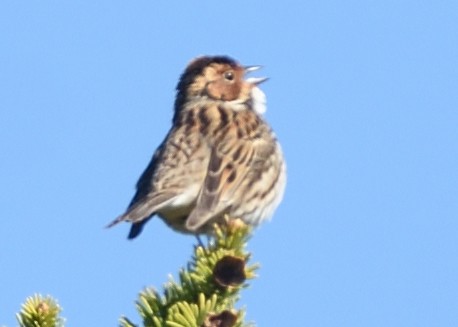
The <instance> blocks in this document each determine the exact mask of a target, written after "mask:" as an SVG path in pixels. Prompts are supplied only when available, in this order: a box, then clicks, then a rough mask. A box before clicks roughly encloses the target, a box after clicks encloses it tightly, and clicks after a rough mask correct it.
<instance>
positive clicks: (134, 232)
mask: <svg viewBox="0 0 458 327" xmlns="http://www.w3.org/2000/svg"><path fill="white" fill-rule="evenodd" d="M150 219H151V217H149V218H146V219H143V220H141V221H139V222H136V223H133V224H132V227H130V232H129V235H128V236H127V238H128V239H129V240H132V239H134V238H136V237H137V236H138V235H140V233H141V232H142V230H143V226H145V224H146V223H147V222H148V220H150ZM115 224H116V223H115Z"/></svg>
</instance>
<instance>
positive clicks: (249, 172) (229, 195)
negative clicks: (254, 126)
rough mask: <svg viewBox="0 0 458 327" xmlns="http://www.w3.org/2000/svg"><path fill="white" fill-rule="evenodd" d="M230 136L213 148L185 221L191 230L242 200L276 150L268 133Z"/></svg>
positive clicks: (273, 141)
mask: <svg viewBox="0 0 458 327" xmlns="http://www.w3.org/2000/svg"><path fill="white" fill-rule="evenodd" d="M264 136H267V137H257V138H239V137H236V136H235V135H232V136H230V137H227V138H226V139H224V140H223V141H222V142H220V143H219V144H218V145H217V146H215V147H214V148H213V149H212V152H211V157H210V162H209V165H208V169H207V175H206V178H205V181H204V185H203V188H202V190H201V192H200V194H199V197H198V199H197V204H196V207H195V209H194V210H193V211H192V212H191V214H190V215H189V217H188V219H187V221H186V227H187V228H188V229H189V230H197V229H198V228H199V227H201V226H202V225H204V224H205V223H206V222H208V221H210V220H211V219H212V218H215V217H217V216H219V215H221V214H223V213H224V212H226V211H228V210H229V209H230V208H231V207H232V206H233V205H234V203H236V202H238V201H241V198H243V195H241V193H243V192H245V191H247V190H248V188H249V187H251V185H252V182H253V181H255V180H257V179H259V178H260V177H261V175H262V173H263V171H264V170H265V165H266V164H267V161H268V159H269V157H270V156H271V154H272V153H273V152H274V151H275V146H276V144H275V140H273V139H272V138H271V137H269V134H267V133H266V135H264Z"/></svg>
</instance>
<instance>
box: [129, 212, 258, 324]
mask: <svg viewBox="0 0 458 327" xmlns="http://www.w3.org/2000/svg"><path fill="white" fill-rule="evenodd" d="M250 232H251V230H250V227H249V226H247V225H245V224H243V223H242V222H241V221H240V220H229V219H228V220H227V224H224V225H215V227H214V237H213V239H212V242H210V243H209V244H208V245H207V246H205V247H204V246H202V245H196V246H195V247H194V253H193V256H192V258H191V260H190V262H189V263H188V265H187V267H186V268H182V269H181V270H180V272H179V274H178V281H175V280H174V279H173V277H169V281H168V282H167V283H166V284H165V285H164V291H163V295H161V294H159V293H158V292H157V291H156V290H155V289H154V288H146V289H145V290H143V291H142V292H141V293H140V295H139V299H138V300H137V302H136V306H137V310H138V312H139V314H140V317H141V318H142V323H143V326H146V327H243V326H248V325H247V324H245V323H244V315H245V313H244V310H237V309H235V307H234V306H235V304H236V302H237V300H238V299H239V297H240V291H241V290H242V289H243V288H245V287H247V286H248V284H247V282H246V281H247V280H249V279H252V278H254V277H255V271H256V269H257V268H258V266H257V265H256V264H251V265H248V266H247V262H248V260H249V259H250V253H248V252H247V251H246V249H245V246H246V243H247V241H248V239H249V237H250ZM120 326H122V327H135V326H136V325H135V324H133V323H132V322H131V321H130V320H129V319H127V318H126V317H122V318H121V320H120Z"/></svg>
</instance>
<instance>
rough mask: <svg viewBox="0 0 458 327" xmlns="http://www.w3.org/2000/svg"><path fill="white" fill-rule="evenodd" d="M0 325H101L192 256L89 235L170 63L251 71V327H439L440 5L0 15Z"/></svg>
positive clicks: (446, 264) (137, 8)
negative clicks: (269, 171) (262, 144)
mask: <svg viewBox="0 0 458 327" xmlns="http://www.w3.org/2000/svg"><path fill="white" fill-rule="evenodd" d="M0 38H1V39H0V147H1V148H0V156H1V157H0V178H1V190H0V201H1V208H2V210H1V219H0V325H2V324H4V325H7V326H10V327H11V326H15V325H16V322H15V317H14V314H15V313H16V312H17V311H18V310H19V308H20V304H21V303H22V302H23V301H24V300H25V298H26V297H27V296H30V295H32V294H34V293H35V292H40V293H42V294H51V295H53V296H54V297H56V298H57V299H58V300H59V303H60V304H61V305H62V307H63V308H64V311H63V316H64V317H66V318H67V326H115V325H117V321H118V318H119V317H120V316H121V315H122V314H125V315H127V316H128V317H129V318H131V319H132V320H134V321H137V322H138V321H140V319H139V317H138V315H137V313H136V310H135V306H134V301H135V300H136V298H137V294H138V292H139V291H140V290H141V289H142V288H143V287H145V286H156V287H158V288H160V287H161V286H162V284H163V283H164V282H165V281H166V280H167V275H168V274H169V273H175V272H176V271H177V270H178V268H179V267H181V266H182V265H184V264H185V263H186V261H187V259H188V258H189V256H190V254H191V250H192V244H193V243H194V239H193V238H192V237H186V236H182V235H179V234H175V233H173V232H171V231H169V230H168V229H167V228H166V227H165V225H164V224H163V223H162V222H161V221H160V220H158V219H155V220H153V221H151V222H150V223H149V224H148V225H147V228H146V230H145V231H144V233H143V234H142V235H141V237H140V238H139V239H136V240H135V241H133V242H129V241H127V240H126V235H127V232H128V228H129V226H128V225H127V224H123V225H120V226H117V227H116V228H114V229H111V230H106V229H104V228H103V227H104V226H105V225H106V224H107V223H108V222H109V221H111V220H112V219H113V218H114V217H116V216H117V215H118V214H120V213H121V212H122V211H123V210H124V209H125V207H126V205H127V204H128V202H129V201H130V198H131V196H132V195H133V191H134V188H133V186H134V184H135V182H136V180H137V178H138V176H139V175H140V173H141V172H142V170H143V169H144V168H145V166H146V164H147V162H148V161H149V159H150V157H151V154H152V152H153V151H154V149H155V148H156V146H157V145H158V144H159V143H160V142H161V141H162V138H163V136H164V134H165V133H166V132H167V130H168V129H169V126H170V120H171V115H172V105H173V101H174V87H175V85H176V83H177V80H178V77H179V74H180V73H181V72H182V70H183V69H184V67H185V66H186V64H187V63H188V61H189V60H190V59H191V58H193V57H195V56H197V55H200V54H228V55H231V56H233V57H234V58H236V59H238V60H239V61H240V62H242V63H243V64H262V65H264V66H265V68H264V69H263V71H262V72H261V73H259V74H258V76H262V75H266V76H269V77H270V78H271V79H270V80H269V81H268V82H267V83H265V84H263V85H262V88H263V90H264V91H265V93H266V94H267V98H268V111H267V114H266V117H267V120H268V121H270V122H271V124H272V126H273V127H274V129H275V131H276V132H277V135H278V137H279V139H280V140H281V142H282V144H283V148H284V152H285V156H286V158H287V162H288V174H289V181H288V187H287V190H286V195H285V199H284V201H283V203H282V205H281V207H280V208H279V210H278V211H277V213H276V215H275V216H274V218H273V220H272V222H269V223H266V224H264V225H263V226H262V227H261V228H259V229H258V230H257V231H256V233H255V235H254V237H253V238H252V240H251V241H250V243H249V248H250V250H252V252H253V255H254V260H255V261H260V262H261V264H262V268H261V270H260V271H259V276H260V277H259V279H257V280H255V281H254V282H253V283H252V285H251V288H250V289H248V290H246V291H245V292H244V293H243V297H242V299H241V301H240V303H239V304H240V306H246V307H247V309H248V319H250V320H254V321H256V322H257V324H258V326H314V327H321V326H352V327H354V326H458V221H457V219H458V2H457V1H452V0H450V1H440V0H439V1H407V0H406V1H403V0H392V1H390V0H385V1H295V2H294V1H291V2H288V1H286V2H280V1H270V2H268V1H230V2H215V1H182V2H178V1H91V2H89V1H86V2H83V1H35V2H33V1H30V2H25V1H24V2H21V1H12V0H5V1H2V2H1V3H0Z"/></svg>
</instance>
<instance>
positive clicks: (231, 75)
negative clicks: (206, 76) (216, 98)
mask: <svg viewBox="0 0 458 327" xmlns="http://www.w3.org/2000/svg"><path fill="white" fill-rule="evenodd" d="M224 78H225V79H226V80H228V81H230V82H232V81H233V80H234V72H233V71H232V70H229V71H227V72H225V73H224Z"/></svg>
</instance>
